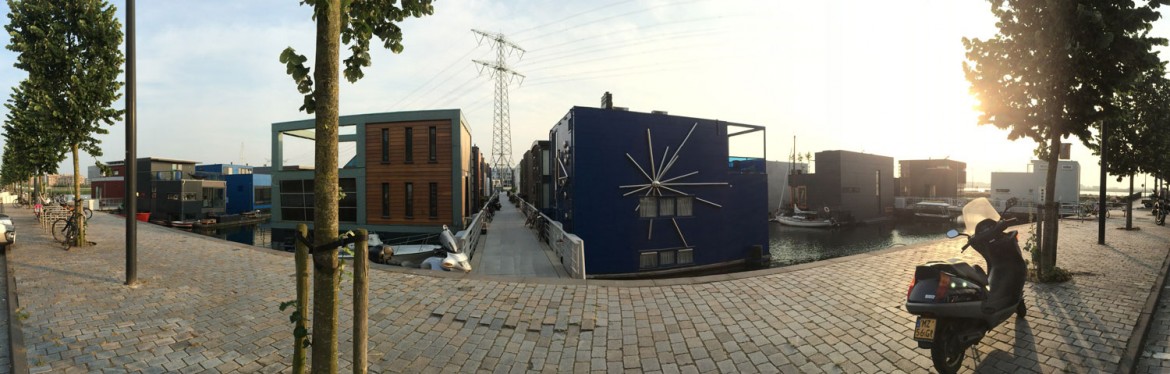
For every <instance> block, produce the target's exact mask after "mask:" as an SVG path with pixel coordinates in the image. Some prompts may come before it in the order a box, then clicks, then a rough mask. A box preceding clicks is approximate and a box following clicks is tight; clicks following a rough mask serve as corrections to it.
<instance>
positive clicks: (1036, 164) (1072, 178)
mask: <svg viewBox="0 0 1170 374" xmlns="http://www.w3.org/2000/svg"><path fill="white" fill-rule="evenodd" d="M1057 167H1059V168H1060V169H1058V170H1057V171H1056V195H1055V196H1054V197H1053V201H1055V202H1057V203H1064V204H1075V203H1078V202H1079V200H1080V189H1081V188H1080V187H1081V165H1080V164H1079V163H1077V162H1076V161H1060V162H1059V164H1057ZM1028 169H1029V170H1028V171H1027V172H1022V173H1012V172H993V173H991V202H992V203H993V204H995V206H997V207H1002V205H1001V204H1002V202H1003V201H1006V200H1007V199H1009V198H1012V197H1014V198H1017V199H1019V201H1020V205H1021V206H1022V207H1027V206H1033V204H1040V203H1043V202H1044V194H1045V192H1046V191H1044V185H1045V179H1046V178H1047V177H1048V161H1042V160H1032V163H1031V165H1028Z"/></svg>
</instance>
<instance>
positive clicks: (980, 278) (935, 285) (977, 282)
mask: <svg viewBox="0 0 1170 374" xmlns="http://www.w3.org/2000/svg"><path fill="white" fill-rule="evenodd" d="M913 282H914V283H913V284H911V285H910V289H909V291H908V292H907V294H906V311H908V312H910V313H913V314H919V315H936V316H948V317H959V318H978V319H983V318H984V317H985V316H984V315H982V313H981V312H980V311H981V309H982V308H981V306H982V304H983V300H986V299H987V294H988V290H987V276H986V275H984V273H983V272H982V271H981V270H977V269H975V268H974V267H972V266H971V265H969V264H967V263H966V262H959V261H951V262H940V261H931V262H928V263H926V264H923V265H918V266H917V267H916V268H915V269H914V279H913Z"/></svg>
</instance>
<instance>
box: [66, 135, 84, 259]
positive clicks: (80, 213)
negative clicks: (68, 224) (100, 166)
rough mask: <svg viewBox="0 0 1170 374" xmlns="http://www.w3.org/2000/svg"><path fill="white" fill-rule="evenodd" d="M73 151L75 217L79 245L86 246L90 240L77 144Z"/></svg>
mask: <svg viewBox="0 0 1170 374" xmlns="http://www.w3.org/2000/svg"><path fill="white" fill-rule="evenodd" d="M70 148H71V150H72V151H73V219H75V220H76V222H77V243H73V245H76V246H78V247H84V246H85V245H86V244H88V243H89V241H87V240H85V214H84V213H85V209H84V208H82V207H81V161H79V160H78V159H77V144H76V143H74V144H73V145H72V146H71V147H70Z"/></svg>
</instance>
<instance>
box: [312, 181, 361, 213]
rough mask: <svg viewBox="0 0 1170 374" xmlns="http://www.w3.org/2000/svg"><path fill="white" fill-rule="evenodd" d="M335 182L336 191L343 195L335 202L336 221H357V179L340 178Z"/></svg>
mask: <svg viewBox="0 0 1170 374" xmlns="http://www.w3.org/2000/svg"><path fill="white" fill-rule="evenodd" d="M311 182H312V181H310V183H311ZM337 184H338V191H340V192H341V193H342V194H344V195H345V197H343V198H341V200H340V201H338V202H337V221H339V222H357V201H358V194H357V192H358V191H357V179H356V178H341V179H338V180H337Z"/></svg>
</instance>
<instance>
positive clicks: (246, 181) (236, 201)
mask: <svg viewBox="0 0 1170 374" xmlns="http://www.w3.org/2000/svg"><path fill="white" fill-rule="evenodd" d="M253 172H254V168H253V167H252V166H248V165H235V164H208V165H197V166H195V174H194V177H195V178H199V179H208V180H221V181H225V182H226V183H227V187H226V189H227V211H226V213H227V214H239V213H243V212H250V211H253V210H260V211H264V212H269V211H271V210H272V176H271V175H268V174H254V173H253Z"/></svg>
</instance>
